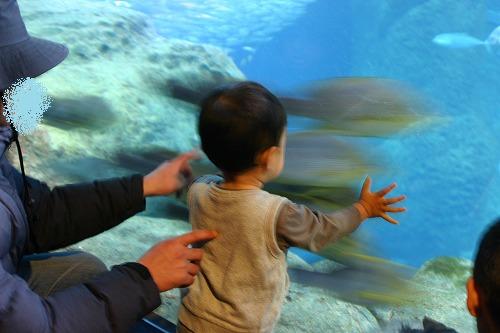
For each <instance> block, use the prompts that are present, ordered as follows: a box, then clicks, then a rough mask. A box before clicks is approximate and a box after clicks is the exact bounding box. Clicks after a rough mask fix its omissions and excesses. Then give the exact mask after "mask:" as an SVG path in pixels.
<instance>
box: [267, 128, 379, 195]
mask: <svg viewBox="0 0 500 333" xmlns="http://www.w3.org/2000/svg"><path fill="white" fill-rule="evenodd" d="M363 156H365V154H363V152H362V151H361V150H360V148H359V147H356V146H354V144H349V143H347V142H344V141H340V140H339V139H338V138H336V137H335V136H333V135H332V134H331V133H330V132H329V131H321V130H312V131H307V132H297V133H292V134H289V136H288V139H287V146H286V157H285V161H286V162H285V169H284V170H283V172H282V174H281V176H280V177H279V178H278V179H277V180H276V182H278V183H285V184H290V185H291V184H294V185H305V186H308V187H309V186H311V187H332V186H333V187H338V186H345V184H348V183H349V182H352V181H357V180H359V179H360V178H361V177H362V176H363V175H366V174H367V173H372V172H373V171H375V170H377V169H379V167H377V164H375V163H374V162H371V161H368V160H367V159H366V158H364V157H363Z"/></svg>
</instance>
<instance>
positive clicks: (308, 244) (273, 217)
mask: <svg viewBox="0 0 500 333" xmlns="http://www.w3.org/2000/svg"><path fill="white" fill-rule="evenodd" d="M286 124H287V118H286V113H285V111H284V109H283V107H282V105H281V103H280V102H279V100H278V99H277V98H276V97H275V96H274V95H273V94H271V93H270V92H269V91H268V90H267V89H266V88H264V87H263V86H261V85H259V84H257V83H254V82H240V83H236V84H233V85H231V86H226V87H224V88H220V89H218V90H216V91H214V92H213V93H212V94H210V95H209V96H208V97H207V98H205V99H204V101H203V102H202V108H201V113H200V116H199V124H198V131H199V134H200V137H201V145H202V149H203V151H204V152H205V154H206V155H207V157H208V158H209V159H210V160H211V161H212V162H213V163H214V164H215V165H216V166H217V167H218V168H219V169H220V170H221V171H222V173H223V176H224V177H218V176H210V175H206V176H202V177H200V178H199V179H197V180H196V181H195V182H194V183H193V184H192V185H191V187H190V189H189V192H188V206H189V211H190V221H191V223H192V226H193V229H208V230H216V231H217V232H218V237H217V238H216V239H215V240H212V241H210V242H208V243H206V244H205V245H204V246H203V250H204V256H203V260H202V262H201V268H200V272H199V273H198V275H197V277H196V279H195V282H194V283H193V284H192V285H191V286H190V287H189V291H188V293H187V295H186V296H185V297H184V298H183V300H182V305H181V307H180V309H179V324H178V332H196V333H222V332H223V333H228V332H252V333H253V332H255V333H257V332H258V333H260V332H272V331H273V328H274V326H275V324H276V322H277V320H278V318H279V315H280V309H281V306H282V303H283V300H284V298H285V296H286V293H287V290H288V285H289V280H288V275H287V265H286V253H287V249H288V248H289V247H291V246H296V247H301V248H304V249H307V250H311V251H319V250H321V248H323V247H324V246H325V245H327V244H329V243H330V242H334V241H335V240H337V239H339V238H340V237H342V236H344V235H347V234H350V233H351V232H353V231H354V230H356V228H357V227H358V226H359V225H360V224H361V222H362V221H363V220H365V219H366V218H368V217H377V216H380V217H383V218H384V219H386V220H387V221H389V222H391V223H397V221H396V220H394V219H393V218H391V217H390V216H388V215H387V212H402V211H404V210H405V209H404V208H396V207H391V205H392V204H394V203H396V202H399V201H401V200H403V199H404V196H399V197H396V198H391V199H387V198H385V195H386V194H387V193H389V192H390V191H391V190H392V189H393V188H394V187H395V186H396V185H395V184H392V185H390V186H389V187H387V188H385V189H383V190H381V191H379V192H375V193H373V192H371V191H370V182H371V181H370V178H367V179H366V180H365V182H364V184H363V188H362V190H361V195H360V199H359V201H358V202H356V203H354V204H353V205H352V206H350V207H347V208H345V209H342V210H339V211H336V212H333V213H329V214H325V213H321V212H319V211H315V210H312V209H310V208H308V207H306V206H304V205H299V204H295V203H293V202H291V201H290V200H288V199H287V198H284V197H281V196H278V195H274V194H270V193H268V192H266V191H264V190H262V188H263V186H264V184H265V183H267V182H269V181H271V180H272V179H274V178H276V177H278V175H279V174H280V172H281V171H282V169H283V165H284V155H285V145H286Z"/></svg>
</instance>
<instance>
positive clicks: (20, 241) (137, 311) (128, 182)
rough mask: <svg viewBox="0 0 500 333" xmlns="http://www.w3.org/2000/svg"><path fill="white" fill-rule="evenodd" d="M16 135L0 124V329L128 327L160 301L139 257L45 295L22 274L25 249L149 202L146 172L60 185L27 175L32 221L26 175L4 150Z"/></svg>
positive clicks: (59, 240) (60, 240)
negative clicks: (19, 272)
mask: <svg viewBox="0 0 500 333" xmlns="http://www.w3.org/2000/svg"><path fill="white" fill-rule="evenodd" d="M11 137H12V132H11V130H10V128H7V127H0V332H16V333H23V332H40V333H49V332H55V333H62V332H72V333H79V332H127V331H128V330H129V329H130V327H132V326H133V324H134V323H135V322H136V321H137V320H139V319H140V318H142V317H143V316H144V315H146V314H147V313H149V312H151V311H152V310H154V309H155V308H156V307H157V306H159V305H160V297H159V292H158V289H157V287H156V285H155V284H154V282H153V280H152V278H151V276H150V274H149V272H148V271H147V269H146V268H145V267H143V266H141V265H139V264H135V263H134V264H123V265H118V266H114V267H113V268H112V269H111V270H110V271H109V272H106V273H103V274H101V275H99V276H98V277H96V278H95V279H93V280H92V281H90V282H88V283H85V284H81V285H78V286H75V287H72V288H68V289H66V290H63V291H60V292H57V293H55V294H53V295H51V296H50V297H47V298H42V297H40V296H38V295H37V294H36V293H34V292H33V291H31V290H30V288H29V286H28V285H27V283H26V282H25V281H24V280H23V279H22V278H20V277H19V276H18V275H17V270H18V265H19V262H20V260H21V258H22V257H23V256H24V255H27V254H31V253H37V252H46V251H50V250H55V249H57V248H61V247H63V246H67V245H70V244H73V243H75V242H78V241H80V240H83V239H85V238H88V237H91V236H93V235H96V234H98V233H100V232H102V231H105V230H107V229H109V228H112V227H113V226H116V225H117V224H119V223H121V222H122V221H124V220H125V219H127V218H128V217H130V216H132V215H134V214H136V213H138V212H140V211H142V210H143V209H144V208H145V200H144V196H143V192H142V176H140V175H134V176H131V177H125V178H117V179H111V180H105V181H95V182H93V183H88V184H76V185H67V186H61V187H56V188H54V189H52V190H50V189H49V188H48V186H47V185H46V184H44V183H42V182H39V181H37V180H35V179H32V178H29V177H28V185H29V188H30V192H31V194H32V198H33V200H34V201H33V208H32V215H33V216H32V218H31V219H30V220H29V221H28V219H27V217H26V211H25V206H24V204H23V202H22V200H21V199H20V198H21V197H23V195H24V193H23V192H24V190H23V186H22V185H23V183H22V176H21V174H20V173H19V172H18V171H17V170H16V169H15V168H14V167H12V165H11V164H10V162H9V161H8V160H7V159H6V157H5V150H6V148H7V147H8V146H9V144H10V141H11Z"/></svg>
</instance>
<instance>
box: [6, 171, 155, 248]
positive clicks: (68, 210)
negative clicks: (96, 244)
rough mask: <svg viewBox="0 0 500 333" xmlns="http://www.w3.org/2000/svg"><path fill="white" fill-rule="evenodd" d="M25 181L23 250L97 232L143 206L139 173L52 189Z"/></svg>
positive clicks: (62, 243)
mask: <svg viewBox="0 0 500 333" xmlns="http://www.w3.org/2000/svg"><path fill="white" fill-rule="evenodd" d="M15 172H17V170H16V171H15ZM17 174H18V176H17V177H21V176H20V175H19V173H18V172H17ZM21 178H22V177H21ZM27 181H28V184H29V187H30V191H31V192H30V193H31V196H32V199H33V205H32V213H33V214H32V218H31V219H30V220H29V231H30V232H29V240H28V244H27V248H26V253H32V252H46V251H50V250H53V249H57V248H61V247H64V246H67V245H70V244H74V243H76V242H78V241H81V240H83V239H86V238H88V237H91V236H94V235H97V234H99V233H101V232H103V231H105V230H108V229H110V228H112V227H114V226H116V225H118V224H120V223H121V222H123V221H124V220H126V219H127V218H129V217H131V216H133V215H135V214H136V213H138V212H141V211H142V210H144V208H145V205H146V203H145V198H144V194H143V177H142V176H141V175H133V176H130V177H123V178H114V179H109V180H101V181H94V182H91V183H81V184H71V185H65V186H57V187H55V188H53V189H52V190H51V189H50V188H49V187H48V186H47V184H45V183H43V182H40V181H38V180H36V179H33V178H29V177H28V179H27ZM21 189H22V187H21ZM21 195H23V193H21Z"/></svg>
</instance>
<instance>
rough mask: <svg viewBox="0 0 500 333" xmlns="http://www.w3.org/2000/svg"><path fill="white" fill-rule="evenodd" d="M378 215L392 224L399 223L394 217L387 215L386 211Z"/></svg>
mask: <svg viewBox="0 0 500 333" xmlns="http://www.w3.org/2000/svg"><path fill="white" fill-rule="evenodd" d="M380 216H381V217H382V218H383V219H384V220H386V221H387V222H389V223H392V224H399V222H398V221H396V220H395V219H393V218H392V217H390V216H389V215H387V214H386V213H382V214H380Z"/></svg>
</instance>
